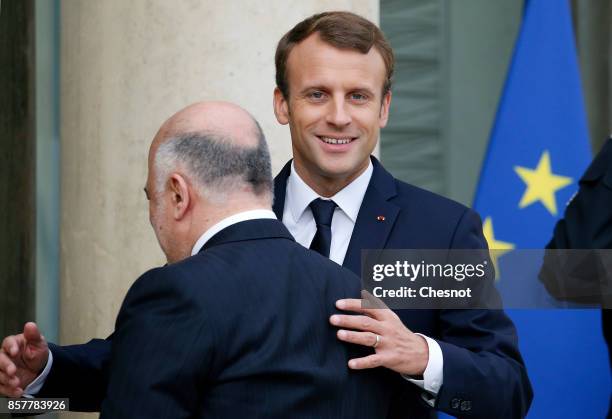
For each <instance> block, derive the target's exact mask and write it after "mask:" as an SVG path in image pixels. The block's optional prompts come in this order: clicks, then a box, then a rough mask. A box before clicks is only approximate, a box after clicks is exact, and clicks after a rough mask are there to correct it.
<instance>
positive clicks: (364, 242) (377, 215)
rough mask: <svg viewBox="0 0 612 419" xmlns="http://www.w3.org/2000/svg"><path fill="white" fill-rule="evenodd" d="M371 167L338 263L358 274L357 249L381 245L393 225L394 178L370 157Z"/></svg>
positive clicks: (358, 258)
mask: <svg viewBox="0 0 612 419" xmlns="http://www.w3.org/2000/svg"><path fill="white" fill-rule="evenodd" d="M372 164H373V165H374V171H373V173H372V179H370V184H369V185H368V189H367V190H366V193H365V196H364V197H363V202H362V203H361V208H360V209H359V214H358V215H357V221H356V223H355V228H354V229H353V234H352V235H351V241H350V242H349V247H348V250H347V251H346V256H345V257H344V262H343V263H342V266H344V267H345V268H348V269H350V270H351V271H353V272H354V273H356V274H357V275H360V274H361V263H360V261H361V250H363V249H382V248H384V247H385V244H386V242H387V239H388V237H389V234H390V233H391V230H392V229H393V225H394V224H395V220H396V219H397V215H398V214H399V211H400V209H399V207H398V206H397V205H395V204H393V203H391V202H389V199H391V198H392V197H394V196H396V195H397V188H396V186H395V179H393V176H391V174H389V172H387V171H386V170H385V169H383V167H382V166H381V165H380V163H379V162H378V160H376V159H375V158H374V157H372Z"/></svg>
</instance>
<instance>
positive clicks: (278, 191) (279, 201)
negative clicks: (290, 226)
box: [272, 160, 291, 221]
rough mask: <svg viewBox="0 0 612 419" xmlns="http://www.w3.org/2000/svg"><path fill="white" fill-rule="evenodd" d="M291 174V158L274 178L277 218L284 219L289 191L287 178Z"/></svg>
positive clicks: (274, 205) (274, 209)
mask: <svg viewBox="0 0 612 419" xmlns="http://www.w3.org/2000/svg"><path fill="white" fill-rule="evenodd" d="M290 174H291V160H289V161H288V162H287V164H286V165H285V166H284V167H283V169H282V170H281V171H280V172H279V173H278V175H276V177H275V178H274V204H273V205H272V210H273V211H274V213H275V214H276V218H278V219H279V220H281V221H282V219H283V210H284V209H285V192H286V191H287V179H289V175H290Z"/></svg>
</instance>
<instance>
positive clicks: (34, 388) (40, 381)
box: [23, 351, 53, 397]
mask: <svg viewBox="0 0 612 419" xmlns="http://www.w3.org/2000/svg"><path fill="white" fill-rule="evenodd" d="M51 365H53V353H52V352H51V351H49V358H48V359H47V365H45V368H44V369H43V370H42V372H41V373H40V374H39V375H38V377H36V378H35V379H34V381H32V382H31V383H30V384H29V385H28V386H27V387H26V388H25V389H24V390H23V393H24V397H33V396H36V394H37V393H38V392H39V391H40V389H41V388H42V386H43V385H44V384H45V381H46V380H47V377H48V376H49V372H50V371H51Z"/></svg>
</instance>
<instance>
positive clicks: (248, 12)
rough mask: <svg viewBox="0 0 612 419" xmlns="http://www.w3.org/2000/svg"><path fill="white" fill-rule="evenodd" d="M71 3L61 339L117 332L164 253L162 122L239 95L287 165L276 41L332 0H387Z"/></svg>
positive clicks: (374, 6) (336, 5) (64, 78)
mask: <svg viewBox="0 0 612 419" xmlns="http://www.w3.org/2000/svg"><path fill="white" fill-rule="evenodd" d="M262 5H265V8H263V7H262ZM61 7H62V10H61V141H62V145H61V146H62V154H61V166H62V173H61V213H62V216H61V239H60V240H61V254H60V255H61V256H60V257H61V291H60V292H61V297H60V307H61V308H60V336H61V338H60V339H61V342H62V343H63V344H68V343H78V342H84V341H86V340H88V339H91V338H93V337H104V336H107V335H108V334H109V333H110V332H111V331H112V329H113V324H114V320H115V316H116V314H117V311H118V309H119V306H120V303H121V300H122V299H123V296H124V295H125V292H126V291H127V289H128V287H129V286H130V284H131V283H132V282H133V281H134V280H135V279H136V278H137V277H138V275H140V274H141V273H142V272H144V271H145V270H147V269H149V268H151V267H153V266H157V265H159V264H161V263H163V261H164V260H163V256H162V253H161V251H160V250H159V249H158V247H157V243H156V240H155V237H154V235H153V233H152V231H151V228H150V226H149V224H148V215H147V205H146V201H145V198H144V194H143V192H142V187H143V186H144V181H145V177H146V153H147V149H148V145H149V142H150V140H151V138H152V137H153V135H154V134H155V132H156V130H157V128H158V127H159V125H160V124H161V122H162V121H163V120H164V119H166V118H167V117H168V116H170V115H171V114H172V113H174V112H175V111H177V110H178V109H180V108H182V107H184V106H185V105H187V104H189V103H192V102H195V101H199V100H206V99H222V100H229V101H233V102H236V103H238V104H240V105H242V106H244V107H245V108H246V109H248V110H249V111H251V112H252V113H253V115H254V116H255V117H256V118H257V119H258V120H259V121H260V123H261V125H262V127H263V129H264V131H265V133H266V134H267V137H268V139H269V142H270V146H271V151H272V157H273V164H274V170H275V172H276V171H278V170H279V169H280V167H281V166H282V164H283V163H284V162H285V161H286V160H287V159H288V158H289V157H290V154H291V148H290V139H289V133H288V129H287V128H286V127H281V126H279V125H278V124H277V123H276V120H275V119H274V115H273V112H272V91H273V88H274V61H273V57H274V49H275V47H276V43H277V42H278V40H279V38H280V37H281V36H282V34H283V33H285V32H286V31H287V30H289V29H290V28H291V27H292V26H293V25H294V24H295V23H297V22H298V21H299V20H301V19H302V18H304V17H306V16H309V15H311V14H313V13H316V12H319V11H323V10H331V9H343V10H351V11H354V12H356V13H359V14H361V15H363V16H366V17H368V18H370V19H372V20H374V21H376V22H377V21H378V1H375V0H353V1H349V0H345V1H333V2H326V1H297V0H294V1H287V0H284V1H277V0H275V1H266V2H261V1H237V0H235V1H225V2H220V1H212V0H199V1H197V0H180V1H167V0H130V1H125V0H105V1H83V0H63V1H62V3H61Z"/></svg>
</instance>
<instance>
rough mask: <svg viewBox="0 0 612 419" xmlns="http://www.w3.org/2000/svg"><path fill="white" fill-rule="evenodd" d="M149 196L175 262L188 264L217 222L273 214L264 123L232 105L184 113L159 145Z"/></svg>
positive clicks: (167, 126)
mask: <svg viewBox="0 0 612 419" xmlns="http://www.w3.org/2000/svg"><path fill="white" fill-rule="evenodd" d="M146 190H147V195H148V196H149V198H150V203H149V216H150V219H151V224H152V225H153V228H154V229H155V232H156V235H157V238H158V240H159V242H160V245H161V246H162V249H164V252H165V253H166V256H167V257H168V260H169V261H175V260H180V259H181V258H183V257H186V256H187V251H188V250H189V249H188V248H189V246H193V243H194V242H195V239H197V237H198V236H199V235H200V234H202V233H203V231H205V230H203V229H206V228H208V227H210V226H211V225H212V224H214V223H215V222H218V221H220V220H221V219H223V218H225V217H227V216H230V215H232V214H235V213H238V212H242V211H246V210H250V209H258V208H259V209H263V208H265V209H270V208H271V205H272V195H273V193H272V169H271V163H270V153H269V151H268V147H267V145H266V141H265V138H264V135H263V133H262V131H261V128H260V127H259V124H257V122H256V121H255V120H254V119H253V117H252V116H251V115H250V114H249V113H248V112H247V111H245V110H244V109H242V108H240V107H239V106H236V105H234V104H231V103H227V102H200V103H196V104H193V105H190V106H188V107H186V108H185V109H182V110H181V111H179V112H177V113H176V114H174V115H173V116H172V117H170V118H169V119H168V120H167V121H166V122H164V124H163V125H162V127H161V128H160V129H159V131H158V132H157V134H156V135H155V138H154V139H153V142H152V144H151V148H150V151H149V176H148V179H147V187H146ZM169 212H171V214H170V213H169ZM194 237H195V239H194Z"/></svg>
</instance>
